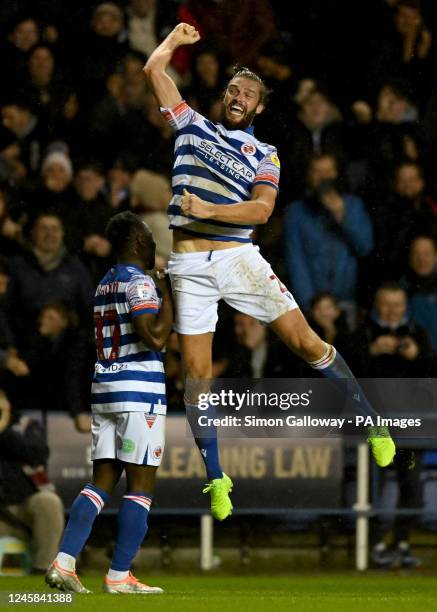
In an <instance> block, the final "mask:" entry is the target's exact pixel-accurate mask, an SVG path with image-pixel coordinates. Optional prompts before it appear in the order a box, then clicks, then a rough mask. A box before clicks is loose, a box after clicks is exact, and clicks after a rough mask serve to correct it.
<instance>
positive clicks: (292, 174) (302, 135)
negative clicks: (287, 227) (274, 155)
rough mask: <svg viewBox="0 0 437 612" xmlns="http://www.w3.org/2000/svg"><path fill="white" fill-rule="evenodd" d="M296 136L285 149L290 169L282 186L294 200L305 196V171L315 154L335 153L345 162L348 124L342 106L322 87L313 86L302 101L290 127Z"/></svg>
mask: <svg viewBox="0 0 437 612" xmlns="http://www.w3.org/2000/svg"><path fill="white" fill-rule="evenodd" d="M290 133H292V134H293V138H292V139H291V141H290V142H289V143H288V147H285V150H283V152H282V160H281V161H282V163H283V165H284V167H286V168H287V172H286V173H283V175H282V177H281V188H282V190H283V192H284V194H285V196H286V197H287V198H288V201H290V199H291V198H297V197H302V195H303V193H304V191H305V172H306V169H307V168H308V163H309V161H310V159H311V157H312V156H313V155H314V154H320V153H329V154H331V155H335V156H336V158H337V159H338V160H339V161H340V162H341V163H342V164H343V163H344V161H345V153H346V136H345V128H344V125H343V122H342V117H341V114H340V112H339V110H338V108H337V107H336V106H335V105H334V104H333V102H332V100H331V99H330V98H329V96H328V94H327V93H326V92H325V91H324V90H323V89H321V88H320V87H318V88H316V89H312V90H310V92H309V93H308V95H307V96H306V97H304V99H303V101H302V109H301V111H300V112H299V114H298V117H297V121H295V122H294V124H293V125H292V127H291V128H290Z"/></svg>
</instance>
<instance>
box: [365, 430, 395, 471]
mask: <svg viewBox="0 0 437 612" xmlns="http://www.w3.org/2000/svg"><path fill="white" fill-rule="evenodd" d="M367 432H368V434H369V435H368V437H367V442H368V443H369V444H370V449H371V451H372V455H373V458H374V459H375V461H376V465H379V467H387V466H388V465H390V463H392V462H393V459H394V457H395V455H396V446H395V443H394V442H393V440H392V437H391V435H390V432H389V431H388V429H387V427H368V429H367Z"/></svg>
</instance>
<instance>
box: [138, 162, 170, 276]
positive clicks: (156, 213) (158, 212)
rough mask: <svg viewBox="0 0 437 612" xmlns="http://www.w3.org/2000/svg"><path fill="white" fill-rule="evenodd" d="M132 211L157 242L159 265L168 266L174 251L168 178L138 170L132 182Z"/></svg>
mask: <svg viewBox="0 0 437 612" xmlns="http://www.w3.org/2000/svg"><path fill="white" fill-rule="evenodd" d="M130 189H131V210H132V211H133V212H135V213H136V214H137V215H140V217H141V219H142V220H143V221H144V222H145V223H147V225H148V226H149V227H150V229H151V231H152V232H153V237H154V239H155V242H156V255H157V257H159V258H160V264H159V265H167V262H168V260H169V258H170V253H171V250H172V233H171V230H169V228H168V216H167V206H168V205H169V202H170V200H171V198H172V189H171V185H170V182H169V180H168V178H167V177H165V176H163V175H160V174H156V173H155V172H150V171H149V170H138V171H137V172H136V173H135V174H134V176H133V178H132V182H131V186H130Z"/></svg>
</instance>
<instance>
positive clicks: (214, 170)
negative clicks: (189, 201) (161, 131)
mask: <svg viewBox="0 0 437 612" xmlns="http://www.w3.org/2000/svg"><path fill="white" fill-rule="evenodd" d="M161 113H162V115H163V117H164V118H165V119H166V121H167V122H168V123H169V124H170V125H171V127H172V128H173V129H174V130H175V131H176V142H175V162H174V166H173V179H172V186H173V198H172V200H171V202H170V204H169V207H168V216H169V220H170V228H172V229H177V230H180V231H182V232H185V233H187V234H190V235H192V236H198V237H203V238H207V239H209V240H224V241H237V242H242V243H244V242H251V238H250V236H251V233H252V231H253V225H240V224H234V223H228V222H227V223H224V222H221V221H213V220H210V219H208V220H204V221H203V220H201V219H198V218H196V217H192V216H186V215H184V214H182V213H181V199H182V195H183V190H184V189H187V191H189V192H190V193H192V194H195V195H197V196H199V197H200V198H202V199H203V200H205V201H207V202H210V203H211V204H217V205H225V206H226V205H232V204H236V203H237V202H242V201H247V200H250V198H251V191H252V189H253V187H254V186H255V185H260V184H265V185H269V186H271V187H273V188H275V189H278V185H279V174H280V163H279V159H278V155H277V151H276V148H275V147H273V146H271V145H268V144H265V143H262V142H259V140H257V139H256V138H255V136H254V134H253V128H252V127H249V128H247V129H246V130H226V129H225V128H224V127H223V126H222V125H221V124H220V123H218V124H216V123H212V121H209V120H208V119H206V118H205V117H203V116H202V115H200V114H199V113H197V112H196V111H194V110H193V109H192V108H190V107H189V106H188V104H187V103H186V102H185V101H184V100H181V102H179V103H178V104H176V106H174V107H173V108H161Z"/></svg>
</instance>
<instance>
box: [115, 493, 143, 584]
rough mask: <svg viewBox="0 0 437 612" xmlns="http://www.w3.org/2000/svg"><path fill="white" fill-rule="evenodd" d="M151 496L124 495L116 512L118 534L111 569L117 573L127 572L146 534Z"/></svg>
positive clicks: (140, 494)
mask: <svg viewBox="0 0 437 612" xmlns="http://www.w3.org/2000/svg"><path fill="white" fill-rule="evenodd" d="M151 503H152V495H149V493H135V492H134V493H126V495H124V496H123V501H122V503H121V506H120V510H119V512H118V533H117V542H116V545H115V551H114V556H113V557H112V562H111V569H112V570H116V571H118V572H126V571H128V570H129V568H130V566H131V564H132V560H133V558H134V557H135V555H136V554H137V552H138V550H139V548H140V546H141V543H142V541H143V540H144V537H145V535H146V533H147V517H148V516H149V510H150V505H151Z"/></svg>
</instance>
